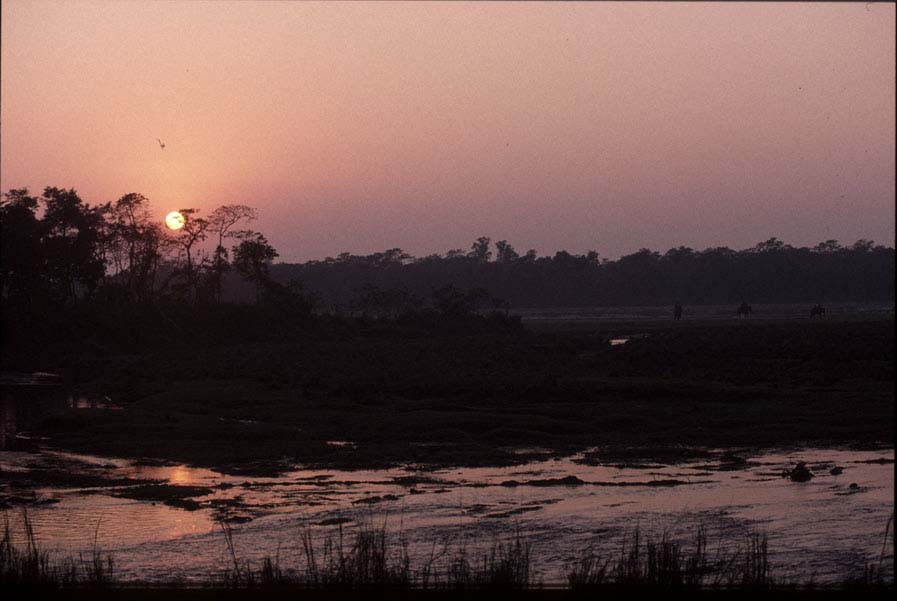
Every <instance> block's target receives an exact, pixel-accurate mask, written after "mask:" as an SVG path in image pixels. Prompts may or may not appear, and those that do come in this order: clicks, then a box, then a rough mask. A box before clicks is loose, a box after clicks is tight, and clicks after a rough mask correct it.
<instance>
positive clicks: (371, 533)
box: [0, 511, 894, 593]
mask: <svg viewBox="0 0 897 601" xmlns="http://www.w3.org/2000/svg"><path fill="white" fill-rule="evenodd" d="M22 518H23V527H24V533H25V536H24V539H23V541H22V542H20V543H19V544H13V541H12V533H11V527H10V522H9V517H8V516H5V518H4V527H3V535H2V538H0V589H2V588H4V587H16V586H18V587H38V588H40V587H59V588H103V587H108V586H110V585H112V586H115V585H124V584H128V583H126V582H122V581H116V580H114V579H113V561H112V557H111V556H109V555H106V556H105V557H104V556H103V554H102V553H101V552H100V551H99V550H98V548H97V533H96V532H95V533H94V545H93V551H92V553H91V554H90V556H89V557H88V558H86V559H85V558H84V557H83V556H82V555H79V558H78V560H75V559H72V558H67V559H63V560H61V561H53V560H52V559H51V556H50V554H49V552H48V551H46V550H45V549H42V548H41V546H40V544H39V542H38V540H37V537H36V536H35V532H34V528H33V525H32V523H31V521H30V520H29V518H28V514H27V513H25V512H24V511H23V512H22ZM890 528H891V522H890V521H889V523H888V527H887V528H886V531H885V543H884V545H883V547H882V553H881V556H880V557H879V558H878V562H877V563H867V567H866V570H865V571H864V573H863V575H862V576H861V577H858V578H857V577H854V578H846V579H844V580H843V582H842V585H841V588H859V589H865V590H871V589H879V588H881V589H885V588H887V589H889V590H890V589H893V587H894V575H893V570H890V571H889V570H888V567H889V566H887V565H885V563H884V562H885V558H886V555H885V551H886V545H887V542H888V541H889V540H890V539H889V538H888V534H889V532H890V531H891V530H890ZM221 529H222V532H223V535H224V541H225V545H226V547H227V551H228V565H227V566H225V568H224V570H223V572H222V574H221V575H220V576H218V577H217V578H215V577H210V579H209V580H207V581H206V582H207V584H208V585H209V586H213V587H225V588H230V589H256V588H264V589H271V588H302V589H310V590H345V589H351V590H373V589H377V590H384V591H407V590H412V589H413V590H489V589H495V590H502V591H506V590H522V589H533V588H541V587H542V584H541V582H539V581H537V578H536V573H537V570H536V569H535V566H536V561H535V559H537V556H536V555H535V554H534V551H533V546H532V545H531V543H530V542H528V541H527V540H525V539H524V538H523V537H522V536H521V534H520V532H519V531H517V532H516V533H515V534H514V535H513V536H512V537H511V538H509V539H507V540H494V541H493V542H492V544H491V546H489V547H488V548H487V549H486V550H480V551H477V552H473V551H471V550H470V549H468V548H467V547H466V545H465V543H464V541H463V539H462V541H461V543H460V544H458V545H457V546H454V547H452V546H451V545H449V543H448V542H443V543H442V544H437V543H433V545H432V551H431V552H430V554H429V556H428V557H425V558H424V559H423V560H422V561H421V562H419V564H418V565H416V566H415V565H412V560H411V557H410V554H409V549H408V541H407V539H406V538H405V536H404V533H403V532H402V530H401V529H400V530H399V532H398V534H395V533H391V532H390V531H389V530H388V529H387V527H386V523H385V522H384V523H383V524H382V525H381V526H376V525H374V524H373V523H371V522H369V521H364V520H362V521H359V522H358V523H357V525H356V527H355V528H354V529H353V532H352V533H351V535H348V536H347V535H346V533H345V532H344V530H343V528H342V526H340V527H339V528H338V529H337V532H336V533H335V534H331V535H330V536H327V537H325V538H324V539H323V540H319V541H317V542H316V541H315V539H314V537H313V536H312V528H311V526H306V527H305V528H304V529H302V530H300V532H299V533H298V541H297V542H298V546H299V549H300V559H299V561H298V562H297V563H296V565H291V566H284V565H282V563H281V559H280V552H279V548H278V551H277V552H276V553H275V554H274V556H273V557H272V556H266V557H264V558H263V559H262V560H261V562H260V563H256V564H255V565H253V564H252V563H251V562H249V561H248V560H244V559H240V556H239V553H238V550H237V548H236V547H235V544H234V537H233V532H232V530H231V528H230V527H229V526H228V525H227V524H226V523H225V522H221ZM892 548H893V543H892ZM566 576H567V578H566V585H567V588H569V589H570V590H571V591H573V592H586V593H591V592H598V591H601V590H612V589H624V590H629V589H650V590H665V591H670V590H707V589H719V590H732V589H735V590H772V589H781V588H786V587H787V588H791V587H795V586H799V585H807V584H808V583H799V582H790V583H789V582H786V581H785V580H784V579H782V578H775V577H773V574H772V568H771V565H770V562H769V558H768V544H767V539H766V536H765V535H761V534H757V533H750V534H748V535H747V536H746V537H745V538H744V539H743V540H741V541H740V542H739V543H738V544H734V545H729V546H728V547H724V546H723V545H720V546H719V548H718V549H717V550H716V551H715V552H714V553H711V552H710V551H709V549H708V543H707V537H706V534H705V532H704V530H703V529H699V530H698V531H697V532H696V533H695V537H694V540H693V542H692V544H690V545H687V544H683V543H681V542H678V541H676V540H673V539H671V538H670V537H669V536H668V535H666V534H663V535H661V536H660V537H659V538H655V537H652V536H651V535H644V534H643V533H642V532H641V531H640V530H639V529H638V528H636V529H635V530H634V531H633V532H632V533H631V535H630V536H629V537H627V538H626V539H625V540H624V541H623V542H622V543H621V545H620V549H619V551H618V552H616V553H612V554H609V555H602V554H599V553H598V552H596V551H595V550H594V549H593V548H588V549H585V550H583V551H582V552H580V553H579V554H578V555H577V556H576V557H575V558H574V559H573V560H572V561H571V562H570V563H569V567H568V570H567V573H566ZM155 584H164V585H171V586H178V585H177V583H175V582H170V583H155Z"/></svg>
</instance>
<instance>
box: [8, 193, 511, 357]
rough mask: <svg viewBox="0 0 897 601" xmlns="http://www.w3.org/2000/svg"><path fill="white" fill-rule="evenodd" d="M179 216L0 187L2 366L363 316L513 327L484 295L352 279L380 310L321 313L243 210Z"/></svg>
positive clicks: (343, 326)
mask: <svg viewBox="0 0 897 601" xmlns="http://www.w3.org/2000/svg"><path fill="white" fill-rule="evenodd" d="M178 213H179V216H178V217H177V219H176V220H175V225H177V226H180V227H177V229H168V228H165V227H163V225H162V224H161V223H160V221H159V220H158V219H157V218H155V217H154V216H153V214H152V212H151V210H150V205H149V201H148V200H147V198H146V197H144V196H142V195H141V194H134V193H132V194H126V195H124V196H122V197H121V198H119V199H118V200H116V201H114V202H107V203H103V204H97V205H90V204H88V203H86V202H84V201H83V200H82V199H81V198H80V196H79V195H78V193H77V192H76V191H75V190H73V189H69V190H66V189H62V188H56V187H47V188H45V189H44V191H43V194H42V195H41V196H33V195H31V194H29V192H28V190H27V189H15V190H10V191H8V192H6V193H5V194H3V199H2V201H0V244H2V247H0V301H2V342H3V349H4V353H3V365H4V367H12V366H14V365H16V364H18V365H29V364H35V363H36V362H37V359H35V358H40V357H46V356H58V355H61V354H66V353H69V354H71V353H72V352H73V351H72V349H75V348H80V349H82V351H83V352H94V351H95V352H97V353H100V354H107V353H113V354H114V353H121V352H125V353H127V352H142V351H144V350H147V349H151V348H166V347H167V346H170V345H172V344H181V343H188V344H213V345H214V344H221V343H226V342H234V341H239V342H252V341H258V340H271V339H289V338H290V337H294V336H295V335H297V334H300V333H303V332H304V333H309V332H311V331H317V332H318V333H319V334H321V335H324V336H329V335H333V334H334V333H335V332H344V333H347V335H355V334H357V333H358V332H359V331H360V330H359V328H361V329H364V328H367V327H368V326H369V325H370V321H371V319H376V320H378V321H380V320H389V321H392V322H394V323H396V324H399V325H401V326H403V327H406V328H410V329H411V330H414V331H419V330H421V329H424V330H427V331H433V330H438V331H448V332H453V331H454V332H466V333H475V332H482V331H505V330H507V329H508V328H510V329H517V328H518V327H519V320H516V319H512V318H510V317H509V315H508V310H507V309H508V307H507V304H506V303H503V302H501V301H492V299H491V297H490V295H489V292H488V291H487V290H486V289H484V288H475V289H471V290H461V289H459V288H456V287H455V286H452V285H444V286H442V287H440V288H439V289H436V290H427V291H426V297H427V299H426V301H424V300H423V299H421V298H419V297H417V296H414V295H410V294H408V295H405V294H403V293H397V292H395V291H389V292H388V293H385V295H384V293H380V292H379V291H378V290H377V289H376V287H371V286H368V287H365V286H363V285H360V288H359V293H360V294H361V295H362V296H364V294H368V296H369V298H371V299H377V300H376V302H377V303H379V304H378V306H382V305H383V304H384V303H386V304H388V305H389V310H388V311H385V312H384V311H378V312H376V313H363V314H362V315H359V316H352V315H346V314H345V313H344V312H331V311H329V308H330V307H329V306H328V305H325V304H322V303H320V302H319V297H318V296H316V295H314V294H312V293H310V292H307V291H306V290H304V289H303V286H302V284H301V282H300V280H297V279H294V278H279V279H278V278H274V277H272V274H271V269H272V263H273V261H274V259H275V258H277V256H278V253H277V251H276V250H275V249H274V247H273V246H271V245H270V244H269V243H268V241H267V239H266V238H265V236H264V235H263V234H261V233H260V232H257V231H253V230H251V229H248V225H249V224H251V222H253V221H254V220H255V219H256V218H257V212H256V210H255V209H253V208H252V207H249V206H246V205H224V206H221V207H218V208H217V209H215V210H214V211H212V212H211V213H209V214H208V216H205V217H204V216H201V215H200V211H199V210H197V209H194V208H182V209H181V210H180V211H178ZM226 280H227V281H229V282H230V286H231V287H233V285H234V283H235V282H237V283H238V284H242V285H243V286H244V288H243V289H242V292H243V296H242V297H241V298H239V299H237V300H238V302H233V301H234V299H233V298H232V296H233V295H230V296H229V295H227V294H225V287H226V286H225V281H226ZM384 298H385V299H388V300H387V301H384V300H383V299H384ZM486 307H491V310H489V311H484V310H483V309H484V308H486ZM354 317H360V318H361V320H360V321H359V320H356V319H354ZM389 327H392V326H389ZM53 347H60V348H59V352H56V350H54V348H53Z"/></svg>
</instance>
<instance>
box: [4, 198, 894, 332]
mask: <svg viewBox="0 0 897 601" xmlns="http://www.w3.org/2000/svg"><path fill="white" fill-rule="evenodd" d="M3 196H4V198H3V200H2V202H0V240H2V255H0V258H2V265H0V291H2V301H3V309H4V326H6V327H12V324H13V322H17V323H18V324H19V326H21V325H22V324H24V323H32V324H34V323H36V322H37V321H38V320H40V319H43V318H45V317H46V316H47V315H49V314H51V313H53V312H58V311H60V310H62V309H65V310H67V311H70V310H72V309H73V308H78V307H82V308H83V307H86V306H90V307H93V308H94V309H96V308H97V307H105V308H106V309H103V310H104V311H106V312H107V313H108V309H109V308H115V310H116V311H118V312H120V313H121V314H122V315H125V314H126V312H127V310H128V308H129V307H131V308H133V307H137V306H142V307H147V306H155V305H159V304H167V305H172V304H174V305H183V306H187V307H191V308H193V309H195V308H197V307H203V306H204V307H210V306H219V307H220V306H223V305H229V304H247V305H269V306H273V305H277V306H278V307H279V310H280V311H287V312H288V313H289V314H290V315H300V314H301V315H305V316H307V317H311V316H313V315H315V314H319V315H320V314H333V315H346V314H348V315H363V316H367V317H372V318H380V319H383V318H399V317H402V316H408V315H416V314H421V313H422V312H433V313H434V314H437V315H455V316H457V315H487V314H504V315H505V316H507V315H508V312H509V310H510V309H511V308H518V307H561V306H570V307H572V306H608V305H669V304H671V303H673V302H676V301H679V302H681V303H686V304H702V303H703V304H718V303H738V302H741V301H746V302H807V303H810V302H814V303H815V302H830V301H854V302H864V301H893V300H894V249H893V248H888V247H885V246H881V245H876V244H874V243H873V242H872V241H869V240H859V241H857V242H855V243H854V244H852V245H850V246H846V247H845V246H841V245H840V244H839V243H838V242H837V241H835V240H828V241H825V242H822V243H820V244H818V245H816V246H814V247H813V248H795V247H792V246H790V245H788V244H785V243H784V242H782V241H780V240H777V239H776V238H771V239H769V240H767V241H765V242H762V243H760V244H758V245H756V246H755V247H753V248H749V249H746V250H741V251H735V250H732V249H729V248H724V247H722V248H708V249H705V250H700V251H696V250H693V249H691V248H686V247H679V248H673V249H670V250H668V251H667V252H666V253H664V254H660V253H658V252H654V251H651V250H648V249H642V250H640V251H638V252H636V253H633V254H630V255H626V256H624V257H621V258H619V259H617V260H614V261H611V260H607V259H603V258H601V257H600V255H599V254H598V253H597V252H595V251H590V252H588V253H586V254H583V255H574V254H571V253H568V252H566V251H563V250H562V251H558V252H556V253H555V254H554V255H553V256H545V257H540V256H538V254H537V253H536V251H535V250H529V251H526V252H524V253H519V252H518V251H517V250H515V249H514V247H513V246H512V245H511V244H510V243H509V242H508V241H506V240H500V241H498V242H495V243H494V244H493V242H492V240H490V239H489V238H487V237H481V238H479V239H477V240H476V241H474V242H473V244H472V245H471V246H470V248H469V250H463V249H455V250H450V251H448V252H447V253H445V254H444V255H439V254H434V255H429V256H426V257H420V258H415V257H412V256H411V255H409V254H408V253H405V252H404V251H402V250H401V249H399V248H393V249H390V250H386V251H384V252H379V253H374V254H371V255H366V256H359V255H352V254H349V253H344V254H341V255H339V256H338V257H336V258H327V259H324V260H322V261H309V262H307V263H302V264H285V263H281V264H275V263H274V260H275V259H276V258H277V256H278V253H277V251H276V250H275V249H274V247H273V246H271V244H269V243H268V240H267V239H266V238H265V236H264V235H263V234H261V233H259V232H256V231H253V230H251V229H248V225H249V224H250V223H251V222H253V221H254V220H255V219H256V215H257V214H256V210H255V209H253V208H251V207H248V206H245V205H225V206H222V207H219V208H218V209H216V210H214V211H212V212H210V213H209V214H208V215H207V216H201V215H200V214H199V213H200V212H199V211H198V210H196V209H191V208H184V209H181V211H180V212H181V214H182V216H183V228H181V229H179V230H176V231H171V230H167V229H165V228H163V227H162V225H161V223H159V222H158V220H157V219H156V218H154V217H153V214H152V212H151V211H150V207H149V201H148V200H147V199H146V198H145V197H143V196H142V195H140V194H127V195H125V196H123V197H121V198H120V199H118V200H117V201H115V202H109V203H105V204H100V205H94V206H91V205H88V204H87V203H85V202H83V201H82V200H81V198H80V197H79V196H78V194H77V192H76V191H75V190H66V189H61V188H55V187H48V188H46V189H45V190H44V192H43V194H42V196H40V197H37V196H32V195H30V194H29V193H28V190H26V189H19V190H10V191H9V192H7V193H5V194H4V195H3ZM20 334H24V333H23V332H20Z"/></svg>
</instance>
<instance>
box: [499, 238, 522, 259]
mask: <svg viewBox="0 0 897 601" xmlns="http://www.w3.org/2000/svg"><path fill="white" fill-rule="evenodd" d="M495 251H496V257H495V260H496V261H498V262H499V263H510V262H511V261H514V260H515V259H517V258H518V257H519V256H520V255H518V254H517V251H516V250H514V247H513V246H511V245H510V244H508V241H507V240H499V241H498V242H496V243H495Z"/></svg>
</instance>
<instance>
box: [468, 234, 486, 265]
mask: <svg viewBox="0 0 897 601" xmlns="http://www.w3.org/2000/svg"><path fill="white" fill-rule="evenodd" d="M490 242H491V240H490V239H489V238H487V237H486V236H482V237H480V238H477V240H476V242H474V243H473V244H472V245H471V247H470V252H469V253H467V256H468V257H470V258H471V259H473V260H475V261H479V262H480V263H486V262H487V261H489V259H490V258H491V257H492V251H491V250H489V243H490Z"/></svg>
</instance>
